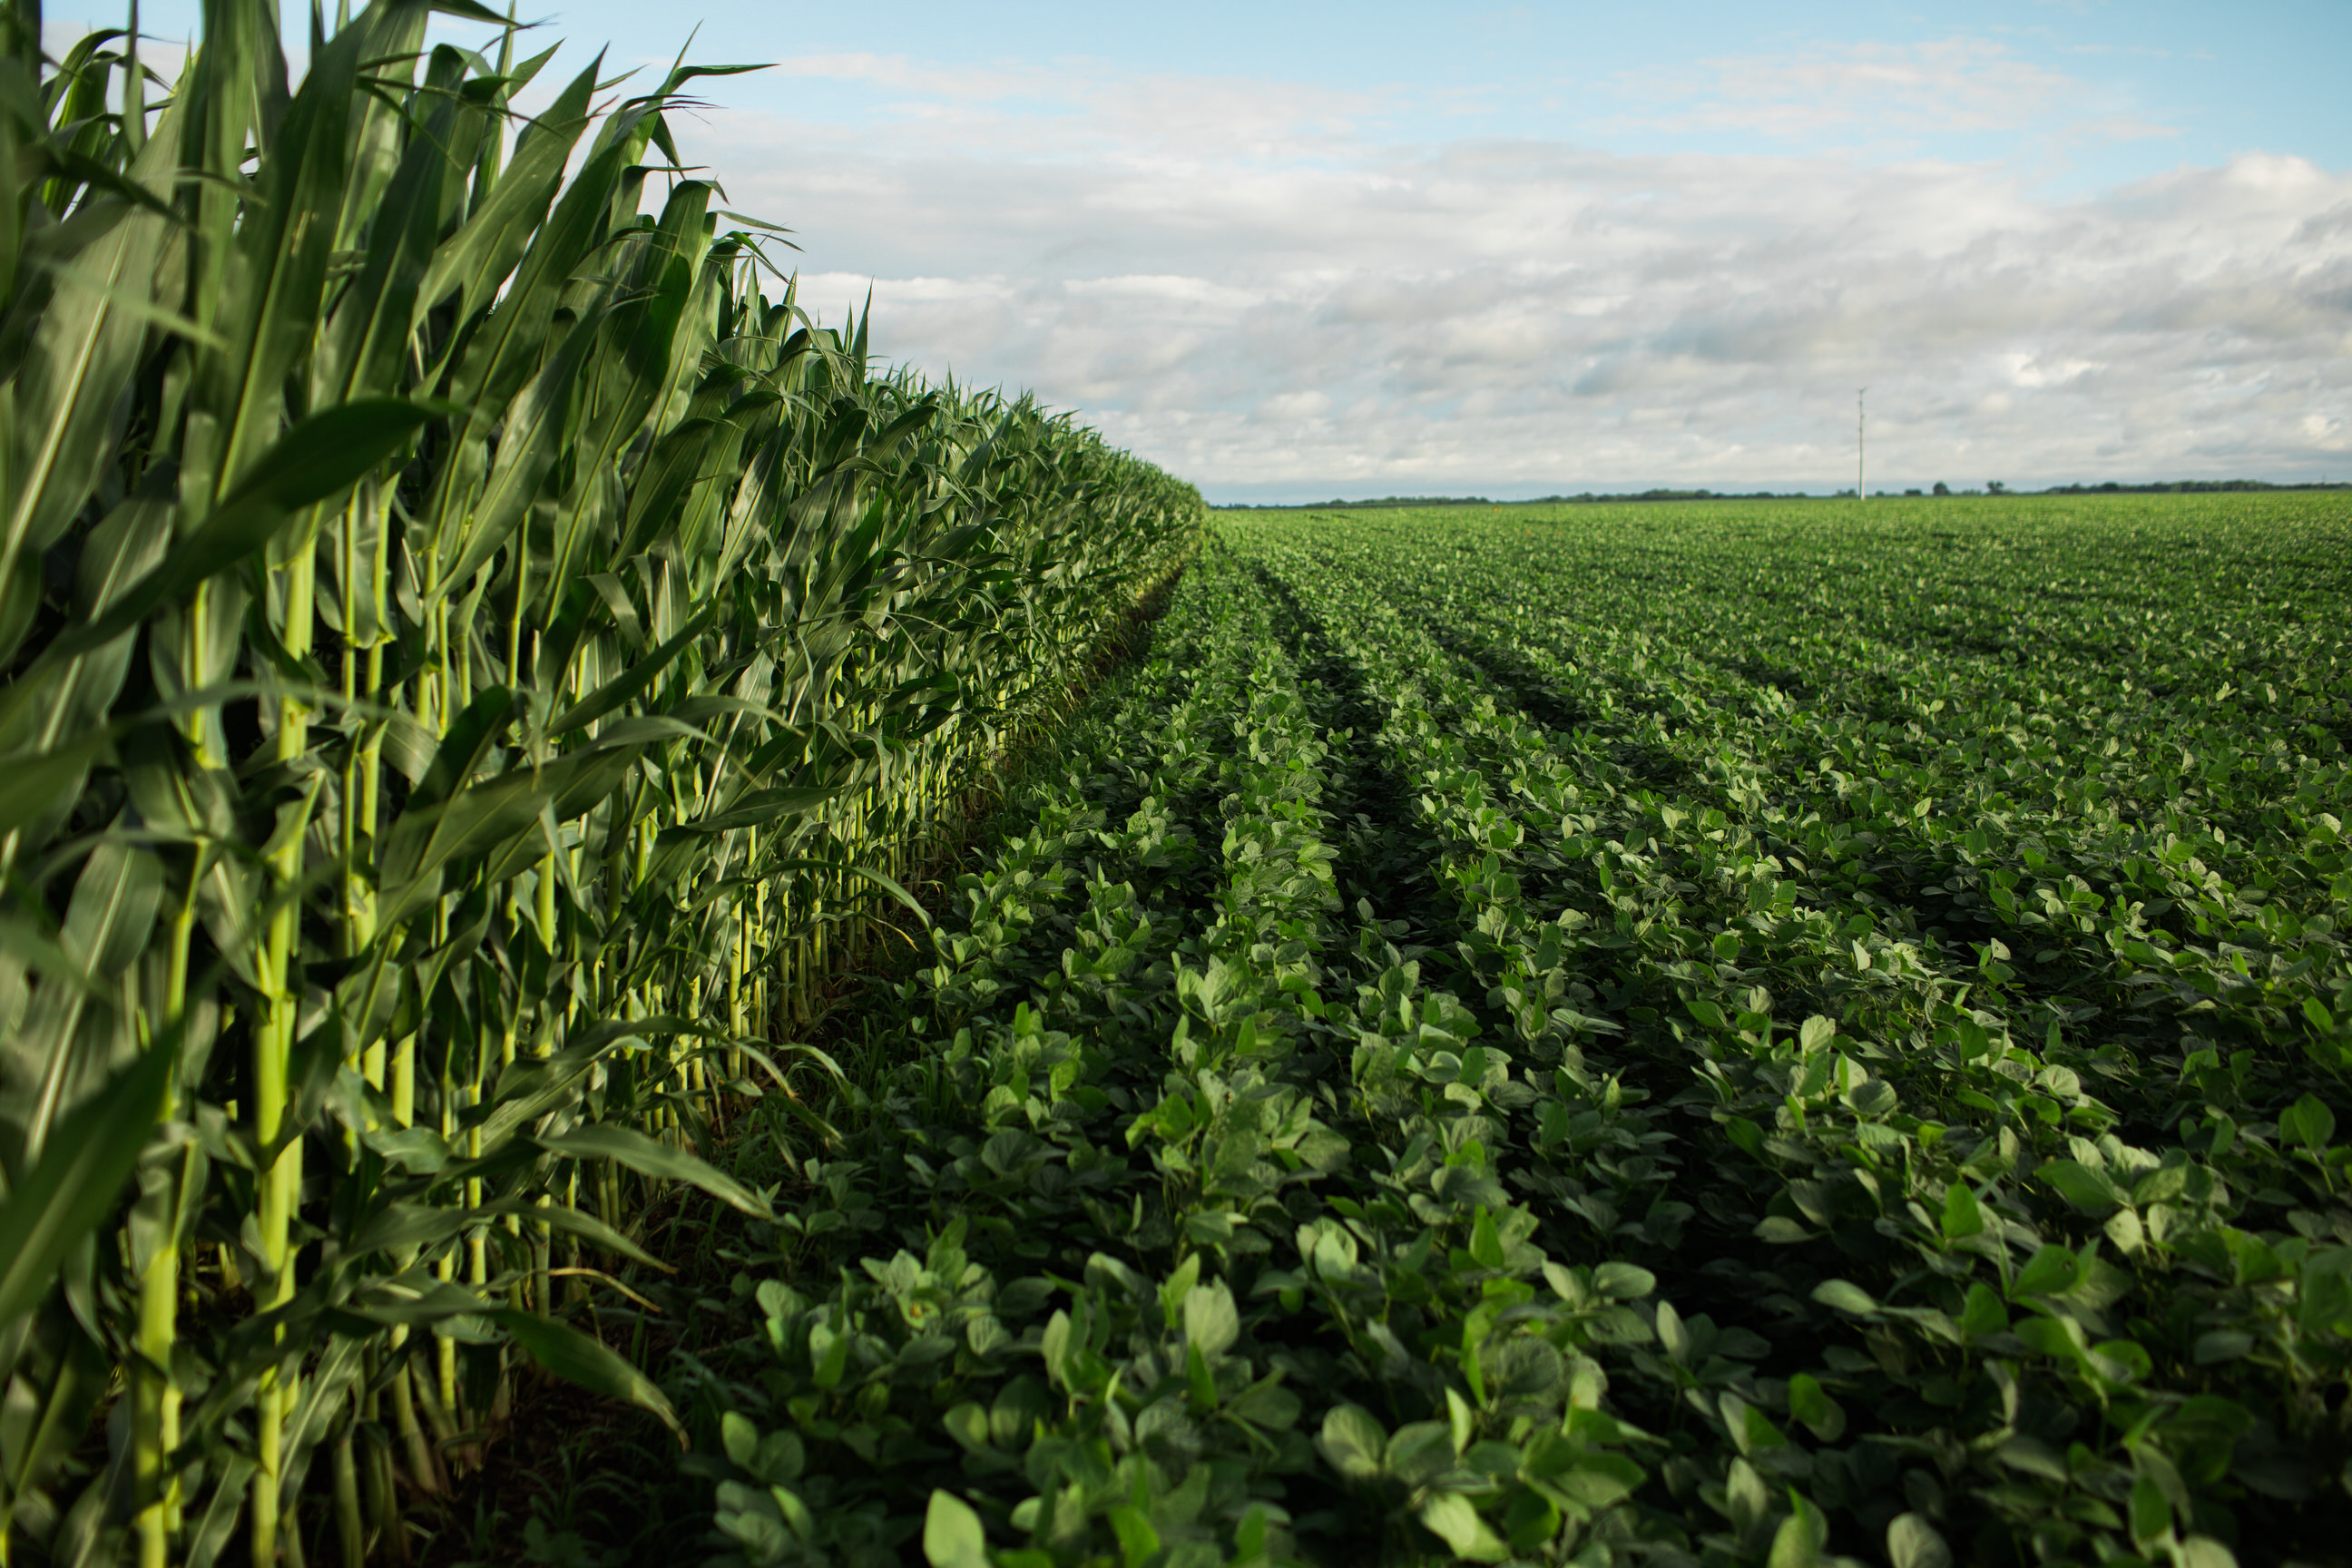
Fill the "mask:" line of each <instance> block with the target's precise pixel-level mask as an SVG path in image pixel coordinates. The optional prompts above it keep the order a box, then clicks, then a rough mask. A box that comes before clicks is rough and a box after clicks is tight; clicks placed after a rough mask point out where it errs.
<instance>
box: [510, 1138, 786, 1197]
mask: <svg viewBox="0 0 2352 1568" xmlns="http://www.w3.org/2000/svg"><path fill="white" fill-rule="evenodd" d="M538 1142H539V1146H540V1147H541V1148H542V1149H545V1150H546V1151H548V1152H550V1153H553V1154H562V1155H566V1156H568V1157H570V1158H572V1159H575V1160H593V1159H605V1160H613V1161H616V1162H617V1163H621V1164H624V1165H626V1166H627V1167H628V1168H629V1169H631V1170H633V1171H635V1172H637V1173H640V1174H641V1175H647V1176H657V1177H659V1178H661V1179H662V1180H664V1181H670V1182H684V1183H686V1184H688V1186H693V1187H699V1188H701V1189H702V1190H703V1191H704V1192H706V1193H709V1194H710V1195H711V1196H712V1197H714V1198H717V1199H718V1200H719V1202H721V1203H723V1204H726V1205H728V1206H730V1208H734V1209H738V1210H740V1211H741V1212H742V1213H744V1214H748V1215H755V1216H757V1217H759V1218H761V1219H767V1218H771V1217H772V1215H773V1211H772V1209H770V1208H769V1206H768V1204H767V1201H766V1200H765V1199H763V1198H761V1196H760V1195H759V1194H756V1193H753V1192H751V1190H750V1189H749V1188H747V1187H745V1186H744V1185H743V1184H741V1183H740V1182H738V1181H736V1180H735V1179H734V1178H733V1177H732V1176H730V1175H728V1174H727V1173H725V1172H723V1171H721V1170H719V1169H718V1168H717V1167H716V1166H714V1165H712V1164H711V1163H709V1162H708V1161H706V1160H704V1159H702V1158H701V1157H700V1156H698V1155H695V1154H689V1153H688V1152H686V1151H685V1150H683V1149H673V1148H671V1147H670V1146H669V1145H668V1144H667V1143H657V1142H654V1140H652V1139H650V1138H648V1137H646V1135H645V1134H644V1133H642V1132H638V1131H634V1130H632V1129H630V1128H626V1127H619V1126H615V1125H614V1124H613V1123H611V1122H589V1123H587V1124H585V1125H583V1126H580V1127H575V1128H573V1129H572V1131H569V1132H564V1133H560V1134H558V1135H556V1136H554V1137H551V1138H541V1139H540V1140H538Z"/></svg>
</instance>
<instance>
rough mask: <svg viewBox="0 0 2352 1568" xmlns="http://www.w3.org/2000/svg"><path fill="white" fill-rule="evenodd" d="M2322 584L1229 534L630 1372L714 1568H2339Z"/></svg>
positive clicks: (2299, 509)
mask: <svg viewBox="0 0 2352 1568" xmlns="http://www.w3.org/2000/svg"><path fill="white" fill-rule="evenodd" d="M2347 558H2352V520H2347V517H2346V515H2345V514H2344V512H2343V510H2342V509H2341V507H2340V505H2337V504H2336V503H2332V502H2325V503H2317V504H2315V503H2313V502H2311V501H2309V500H2303V499H2300V498H2294V497H2277V498H2266V499H2260V500H2229V501H2213V502H2204V501H2196V502H2189V501H2178V500H2161V501H2140V500H2116V501H2100V502H2092V501H2069V502H2064V503H2029V502H2021V501H2016V500H1998V501H1986V502H1981V503H1973V504H1972V503H1967V502H1959V501H1945V502H1937V503H1935V504H1934V505H1932V506H1930V505H1925V504H1923V505H1921V506H1919V507H1916V508H1910V509H1903V508H1892V507H1881V506H1876V505H1873V506H1871V507H1869V508H1867V509H1864V508H1862V507H1858V506H1851V505H1844V506H1842V505H1832V504H1818V503H1817V504H1813V505H1808V506H1789V505H1785V504H1784V505H1780V506H1770V507H1758V506H1710V507H1694V508H1664V507H1658V508H1628V509H1622V510H1601V509H1591V508H1562V509H1558V510H1552V511H1542V510H1508V511H1499V510H1486V509H1480V510H1476V511H1470V510H1451V511H1444V512H1430V513H1426V514H1415V513H1411V512H1404V513H1391V514H1385V515H1376V516H1364V515H1357V516H1331V515H1307V516H1292V517H1264V516H1261V517H1257V518H1254V519H1251V520H1249V521H1234V522H1233V523H1230V524H1228V525H1226V526H1225V527H1223V529H1222V530H1221V531H1220V542H1218V543H1217V544H1215V545H1213V547H1212V548H1211V549H1210V550H1209V552H1207V553H1206V554H1205V555H1204V556H1203V557H1202V559H1201V560H1200V561H1198V562H1197V563H1195V564H1194V566H1193V567H1192V570H1191V572H1190V573H1189V574H1188V575H1187V576H1186V578H1185V579H1184V581H1183V583H1182V584H1181V587H1180V588H1179V590H1178V593H1177V596H1176V598H1175V600H1174V603H1173V605H1172V607H1171V610H1170V612H1169V614H1168V616H1167V617H1166V619H1165V620H1164V621H1163V622H1162V623H1160V627H1159V629H1158V632H1157V634H1156V637H1155V641H1154V646H1153V647H1152V649H1151V650H1150V653H1149V655H1148V656H1147V657H1146V658H1145V659H1144V660H1143V662H1142V663H1141V664H1140V665H1139V667H1138V668H1137V669H1136V670H1135V671H1134V673H1133V674H1132V675H1130V676H1129V677H1127V678H1125V679H1124V680H1123V681H1122V682H1121V683H1120V684H1119V685H1118V686H1116V687H1115V688H1113V689H1110V690H1108V691H1107V692H1106V693H1105V694H1104V695H1103V696H1102V697H1101V698H1100V699H1099V700H1098V701H1097V705H1096V707H1095V708H1094V709H1093V710H1092V711H1091V714H1090V716H1089V718H1088V719H1087V721H1086V722H1084V723H1082V724H1081V725H1080V726H1079V727H1078V728H1077V729H1076V731H1073V733H1072V734H1071V735H1070V736H1069V737H1068V738H1067V740H1066V745H1065V749H1064V751H1063V752H1061V754H1060V756H1059V758H1058V760H1057V762H1056V763H1055V765H1054V766H1052V767H1050V768H1049V769H1048V770H1047V772H1046V774H1045V777H1044V778H1043V779H1042V780H1041V781H1040V782H1039V783H1038V784H1036V785H1035V786H1034V788H1033V789H1032V790H1031V791H1030V792H1029V794H1028V795H1027V796H1026V797H1025V798H1024V800H1022V801H1020V802H1017V803H1016V805H1017V810H1016V811H1015V813H1014V814H1013V823H1014V827H1013V832H1012V834H1011V836H1010V837H1008V838H1007V839H1006V840H1005V841H1003V843H1002V844H1000V845H999V846H998V847H997V848H996V849H995V850H994V851H993V853H992V856H991V858H989V859H988V860H987V861H986V862H985V863H984V864H983V865H982V867H981V868H978V869H976V870H975V871H974V872H973V873H972V874H971V875H970V876H967V877H966V878H965V879H963V881H962V883H961V889H960V892H959V897H958V902H957V908H956V909H955V910H954V911H953V912H952V914H951V915H950V917H949V918H946V919H944V920H943V921H942V922H941V924H940V928H939V929H938V931H936V932H935V933H934V935H933V937H932V941H931V944H930V946H931V952H929V955H928V956H927V958H926V961H925V963H923V964H922V965H921V966H920V967H919V970H918V972H917V973H913V974H912V975H911V976H908V977H906V978H904V979H903V980H901V981H899V982H898V983H897V985H896V989H895V990H894V991H893V992H892V993H891V994H890V996H889V997H888V998H887V1000H886V1001H884V1002H883V1003H881V1004H878V1005H877V1006H876V1007H875V1008H874V1010H873V1013H872V1016H871V1017H870V1018H869V1021H868V1025H867V1028H866V1040H867V1042H868V1045H869V1051H868V1055H867V1057H866V1058H865V1060H864V1062H863V1065H862V1068H861V1070H860V1072H859V1073H858V1075H857V1077H856V1082H855V1083H853V1084H851V1085H847V1086H845V1087H843V1088H842V1089H839V1090H837V1091H835V1093H834V1094H833V1095H831V1096H829V1097H824V1096H821V1097H819V1098H820V1099H821V1100H823V1103H821V1104H820V1105H819V1106H818V1107H817V1112H816V1113H818V1114H821V1115H822V1116H824V1118H826V1119H827V1121H826V1127H827V1133H828V1136H827V1138H826V1139H825V1140H824V1141H823V1142H818V1143H812V1142H809V1141H808V1140H807V1139H806V1138H805V1137H802V1136H787V1137H784V1138H782V1140H781V1141H780V1142H772V1143H771V1144H770V1145H769V1149H770V1150H771V1151H774V1150H781V1151H782V1154H781V1156H780V1155H779V1154H778V1153H776V1152H768V1153H764V1154H761V1153H760V1152H757V1151H747V1153H746V1158H747V1160H748V1161H749V1163H748V1164H747V1165H746V1166H745V1169H746V1170H747V1171H751V1172H758V1173H761V1174H762V1175H763V1177H764V1178H765V1179H769V1180H773V1181H776V1182H778V1184H779V1185H780V1190H781V1193H782V1201H781V1203H780V1213H779V1215H778V1216H777V1218H776V1219H775V1220H773V1221H765V1220H759V1221H752V1222H750V1223H749V1225H748V1232H747V1234H745V1236H744V1237H743V1239H742V1240H741V1241H740V1243H738V1244H736V1245H735V1246H734V1247H733V1249H732V1250H733V1255H734V1258H735V1259H736V1262H737V1271H736V1272H735V1273H734V1274H733V1278H732V1281H731V1283H732V1289H731V1292H727V1293H726V1294H728V1295H729V1296H730V1299H731V1301H732V1305H731V1306H730V1307H729V1308H727V1309H726V1312H725V1315H724V1318H723V1321H720V1320H707V1321H705V1322H704V1324H703V1326H702V1327H701V1328H700V1329H699V1330H698V1331H697V1337H696V1338H695V1341H694V1343H693V1346H692V1349H693V1358H692V1360H691V1362H690V1363H689V1362H687V1361H684V1360H681V1361H680V1362H679V1363H677V1365H676V1366H675V1367H674V1368H673V1371H672V1374H671V1376H670V1381H669V1383H668V1384H667V1386H668V1387H669V1388H670V1389H671V1392H672V1394H673V1395H674V1397H675V1398H676V1400H677V1403H678V1405H679V1407H680V1408H681V1410H683V1411H685V1412H686V1413H687V1418H688V1424H689V1426H690V1427H692V1428H693V1429H694V1430H695V1432H696V1433H697V1441H698V1449H697V1455H696V1458H694V1460H693V1461H692V1469H693V1473H694V1474H695V1475H698V1476H699V1477H703V1478H705V1479H706V1482H707V1483H715V1489H714V1490H712V1491H710V1492H709V1493H707V1494H705V1495H706V1497H707V1499H708V1501H707V1502H706V1505H705V1506H706V1507H707V1508H708V1509H709V1510H710V1511H709V1514H708V1515H707V1516H706V1517H709V1518H711V1519H712V1520H713V1530H714V1534H713V1544H714V1545H715V1546H716V1547H717V1548H718V1557H717V1560H718V1561H719V1562H723V1563H736V1564H743V1563H750V1564H759V1565H762V1568H768V1565H775V1564H783V1563H795V1564H796V1563H817V1562H865V1561H876V1562H879V1561H887V1560H888V1556H887V1554H888V1553H890V1552H900V1553H903V1554H905V1555H906V1556H909V1557H911V1556H912V1555H913V1554H914V1553H915V1552H918V1551H920V1552H924V1553H925V1554H927V1556H928V1558H929V1561H930V1562H931V1563H935V1564H950V1563H976V1562H980V1561H982V1555H983V1553H987V1552H993V1553H995V1556H994V1559H993V1560H994V1561H995V1562H997V1563H1000V1564H1016V1563H1017V1564H1024V1565H1026V1564H1040V1565H1042V1564H1046V1563H1055V1564H1076V1563H1093V1562H1100V1561H1113V1562H1124V1563H1177V1562H1182V1563H1192V1562H1200V1563H1212V1562H1225V1563H1259V1562H1265V1561H1269V1560H1273V1561H1280V1560H1286V1559H1299V1560H1305V1561H1309V1562H1318V1563H1365V1562H1374V1561H1388V1562H1399V1563H1402V1562H1422V1561H1427V1562H1438V1561H1445V1560H1448V1559H1456V1560H1468V1561H1479V1562H1501V1561H1506V1560H1511V1561H1523V1562H1565V1561H1570V1560H1573V1561H1576V1562H1578V1563H1606V1562H1618V1561H1625V1562H1655V1563H1710V1564H1714V1563H1724V1564H1729V1563H1770V1564H1775V1565H1780V1564H1797V1563H1816V1562H1831V1561H1841V1560H1843V1561H1853V1560H1868V1561H1886V1562H1892V1563H1896V1564H1900V1565H1902V1568H1924V1565H1927V1564H1937V1563H1952V1562H1981V1563H2076V1562H2094V1561H2106V1562H2116V1563H2158V1562H2168V1563H2185V1564H2200V1565H2218V1564H2221V1563H2227V1562H2229V1561H2230V1560H2231V1556H2232V1552H2233V1550H2234V1551H2235V1552H2242V1553H2243V1554H2244V1560H2246V1561H2250V1562H2260V1561H2273V1560H2278V1559H2281V1558H2284V1557H2290V1556H2294V1555H2296V1554H2298V1553H2300V1554H2302V1555H2303V1556H2305V1558H2311V1557H2312V1554H2314V1553H2319V1554H2323V1555H2324V1554H2325V1553H2326V1552H2329V1551H2332V1550H2333V1548H2330V1547H2328V1546H2327V1545H2326V1542H2329V1541H2331V1540H2336V1539H2340V1530H2341V1527H2342V1526H2343V1524H2344V1522H2345V1521H2346V1519H2347V1496H2346V1493H2345V1489H2344V1476H2345V1473H2346V1472H2345V1466H2346V1462H2347V1459H2352V1445H2347V1437H2346V1431H2345V1425H2344V1422H2345V1411H2346V1405H2345V1400H2346V1389H2347V1373H2352V1287H2347V1280H2352V1205H2347V1202H2346V1199H2345V1195H2344V1188H2343V1185H2342V1184H2343V1183H2344V1182H2345V1181H2346V1175H2347V1161H2352V1150H2347V1146H2346V1145H2345V1143H2344V1142H2342V1141H2341V1140H2340V1139H2339V1138H2338V1136H2337V1129H2338V1126H2339V1124H2340V1123H2343V1122H2344V1121H2345V1120H2346V1119H2347V1118H2352V1094H2347V1091H2346V1078H2345V1074H2346V1070H2347V1054H2346V1053H2347V1048H2352V966H2347V955H2346V951H2345V947H2344V945H2343V938H2342V936H2341V933H2340V929H2339V922H2341V921H2343V920H2344V918H2345V915H2346V910H2347V903H2352V858H2347V847H2346V845H2345V842H2344V835H2343V826H2342V822H2341V814H2342V810H2343V807H2344V805H2345V803H2346V799H2347V753H2346V751H2345V741H2346V739H2347V735H2352V663H2347V640H2346V639H2347V631H2346V628H2347V625H2352V619H2347V614H2346V611H2347V588H2348V587H2352V583H2348V582H2347V576H2346V574H2345V568H2344V564H2343V563H2344V562H2345V561H2346V560H2347ZM778 1125H779V1126H780V1127H784V1126H786V1125H787V1124H785V1123H779V1124H778ZM780 1157H781V1158H782V1162H783V1163H782V1166H781V1168H780V1167H779V1166H778V1164H777V1163H776V1162H777V1160H778V1159H779V1158H780Z"/></svg>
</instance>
